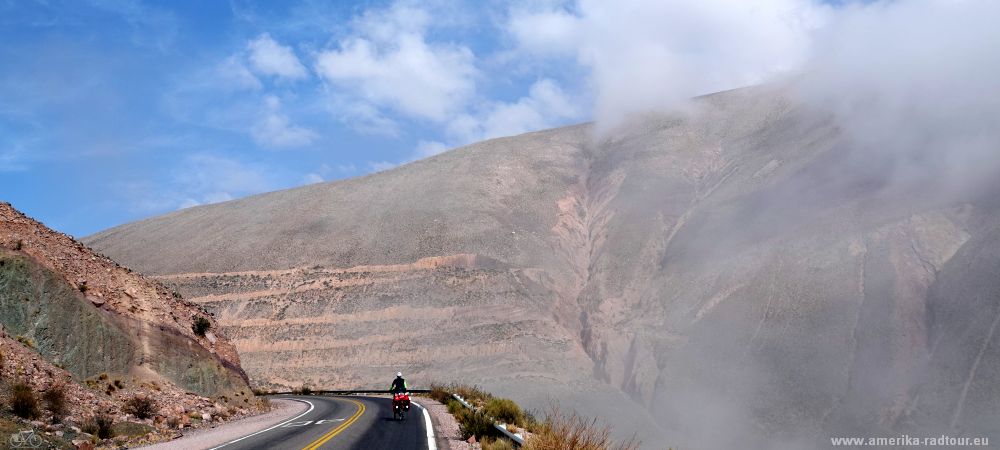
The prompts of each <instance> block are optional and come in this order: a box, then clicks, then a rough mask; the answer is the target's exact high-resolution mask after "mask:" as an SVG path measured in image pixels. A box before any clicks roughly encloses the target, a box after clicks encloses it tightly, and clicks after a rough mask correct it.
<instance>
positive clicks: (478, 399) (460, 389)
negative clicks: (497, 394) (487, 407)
mask: <svg viewBox="0 0 1000 450" xmlns="http://www.w3.org/2000/svg"><path fill="white" fill-rule="evenodd" d="M449 390H450V391H451V392H452V393H454V394H458V396H459V397H462V398H464V399H465V401H467V402H469V403H471V404H472V405H474V406H482V405H483V404H485V403H486V401H487V400H489V399H491V398H493V396H492V395H490V394H489V393H488V392H486V391H483V390H482V389H479V387H478V386H467V385H463V384H454V385H451V386H450V388H449Z"/></svg>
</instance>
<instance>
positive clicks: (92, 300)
mask: <svg viewBox="0 0 1000 450" xmlns="http://www.w3.org/2000/svg"><path fill="white" fill-rule="evenodd" d="M87 300H90V303H93V304H94V306H102V305H104V303H106V300H104V299H103V298H101V297H96V296H93V295H88V296H87Z"/></svg>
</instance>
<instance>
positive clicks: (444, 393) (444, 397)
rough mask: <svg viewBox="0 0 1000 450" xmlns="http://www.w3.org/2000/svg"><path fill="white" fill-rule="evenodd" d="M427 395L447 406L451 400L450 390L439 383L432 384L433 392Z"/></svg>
mask: <svg viewBox="0 0 1000 450" xmlns="http://www.w3.org/2000/svg"><path fill="white" fill-rule="evenodd" d="M427 395H428V396H429V397H430V398H432V399H434V400H436V401H438V402H439V403H445V404H446V403H448V400H451V393H450V392H448V388H447V387H445V386H444V385H440V384H437V383H431V392H430V393H428V394H427Z"/></svg>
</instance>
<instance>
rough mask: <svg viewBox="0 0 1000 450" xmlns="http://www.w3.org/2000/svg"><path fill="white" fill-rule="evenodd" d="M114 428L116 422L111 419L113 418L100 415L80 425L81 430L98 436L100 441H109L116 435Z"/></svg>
mask: <svg viewBox="0 0 1000 450" xmlns="http://www.w3.org/2000/svg"><path fill="white" fill-rule="evenodd" d="M113 426H114V420H112V419H111V416H107V415H104V414H98V415H96V416H94V417H93V418H91V419H90V420H88V421H86V422H84V423H83V424H82V425H80V430H81V431H83V432H84V433H87V434H92V435H94V436H97V437H98V438H99V439H108V438H112V437H114V435H115V431H114V428H113Z"/></svg>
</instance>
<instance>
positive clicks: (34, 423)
mask: <svg viewBox="0 0 1000 450" xmlns="http://www.w3.org/2000/svg"><path fill="white" fill-rule="evenodd" d="M31 426H33V427H35V428H42V427H44V426H45V422H42V421H41V420H32V421H31Z"/></svg>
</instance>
